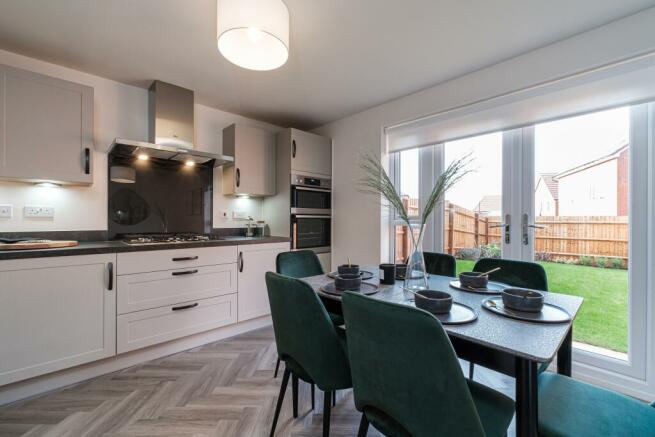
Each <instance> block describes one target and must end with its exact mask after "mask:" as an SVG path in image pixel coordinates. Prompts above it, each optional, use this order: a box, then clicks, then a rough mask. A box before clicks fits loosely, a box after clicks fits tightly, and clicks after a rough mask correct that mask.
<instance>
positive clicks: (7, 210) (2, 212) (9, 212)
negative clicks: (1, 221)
mask: <svg viewBox="0 0 655 437" xmlns="http://www.w3.org/2000/svg"><path fill="white" fill-rule="evenodd" d="M13 215H14V206H13V205H0V218H11V217H12V216H13Z"/></svg>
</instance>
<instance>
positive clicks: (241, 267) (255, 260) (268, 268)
mask: <svg viewBox="0 0 655 437" xmlns="http://www.w3.org/2000/svg"><path fill="white" fill-rule="evenodd" d="M288 250H289V243H265V244H248V245H243V246H239V255H238V261H237V269H238V273H237V277H238V282H239V305H238V319H239V322H242V321H244V320H249V319H254V318H256V317H261V316H265V315H268V314H270V313H271V308H270V306H269V303H268V291H267V289H266V280H265V276H266V272H274V271H275V259H276V257H277V255H278V253H281V252H286V251H288Z"/></svg>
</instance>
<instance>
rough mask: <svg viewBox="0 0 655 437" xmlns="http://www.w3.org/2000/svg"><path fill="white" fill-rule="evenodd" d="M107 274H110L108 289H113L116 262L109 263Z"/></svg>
mask: <svg viewBox="0 0 655 437" xmlns="http://www.w3.org/2000/svg"><path fill="white" fill-rule="evenodd" d="M107 274H108V275H109V279H108V280H107V290H113V289H114V263H113V262H109V263H107Z"/></svg>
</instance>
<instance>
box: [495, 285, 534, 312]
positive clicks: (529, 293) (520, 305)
mask: <svg viewBox="0 0 655 437" xmlns="http://www.w3.org/2000/svg"><path fill="white" fill-rule="evenodd" d="M502 297H503V305H505V306H506V307H507V308H509V309H512V310H516V311H525V312H528V313H538V312H539V311H541V309H542V308H543V307H544V295H543V293H540V292H539V291H536V290H528V289H527V288H506V289H505V290H503V292H502Z"/></svg>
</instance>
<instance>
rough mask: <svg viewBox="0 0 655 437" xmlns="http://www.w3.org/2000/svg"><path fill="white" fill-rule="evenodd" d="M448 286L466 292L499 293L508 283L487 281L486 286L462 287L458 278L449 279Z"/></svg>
mask: <svg viewBox="0 0 655 437" xmlns="http://www.w3.org/2000/svg"><path fill="white" fill-rule="evenodd" d="M450 286H451V287H453V288H455V289H457V290H461V291H466V292H468V293H478V294H500V293H502V292H503V290H504V289H506V288H507V287H508V285H505V284H501V283H500V282H492V281H489V282H488V283H487V288H471V287H464V286H463V285H462V284H461V282H459V281H458V280H456V281H450Z"/></svg>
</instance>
